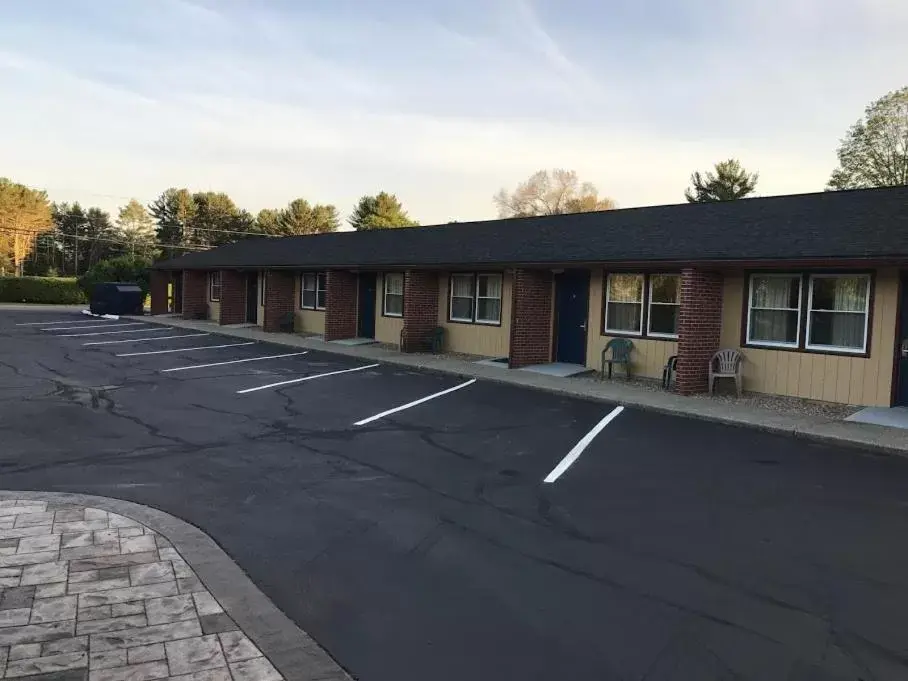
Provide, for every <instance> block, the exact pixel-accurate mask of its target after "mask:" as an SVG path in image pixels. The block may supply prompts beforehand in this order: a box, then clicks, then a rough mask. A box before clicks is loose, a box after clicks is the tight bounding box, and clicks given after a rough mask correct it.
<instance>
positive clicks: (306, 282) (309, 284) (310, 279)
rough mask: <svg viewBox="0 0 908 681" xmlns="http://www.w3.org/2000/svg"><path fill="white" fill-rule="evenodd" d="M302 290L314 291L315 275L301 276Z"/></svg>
mask: <svg viewBox="0 0 908 681" xmlns="http://www.w3.org/2000/svg"><path fill="white" fill-rule="evenodd" d="M303 288H304V289H308V290H310V291H314V290H315V275H314V274H304V275H303Z"/></svg>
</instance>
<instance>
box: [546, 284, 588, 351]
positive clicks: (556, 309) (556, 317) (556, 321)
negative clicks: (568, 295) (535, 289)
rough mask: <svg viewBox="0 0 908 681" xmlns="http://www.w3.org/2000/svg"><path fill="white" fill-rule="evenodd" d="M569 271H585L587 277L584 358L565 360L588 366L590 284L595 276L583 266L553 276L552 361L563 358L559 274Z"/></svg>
mask: <svg viewBox="0 0 908 681" xmlns="http://www.w3.org/2000/svg"><path fill="white" fill-rule="evenodd" d="M569 273H583V274H584V275H585V278H586V309H585V313H584V316H583V329H584V334H583V346H582V347H583V359H582V360H581V361H580V362H565V363H566V364H582V365H583V366H586V361H587V355H588V354H589V352H588V351H589V340H590V284H591V283H592V280H593V277H592V272H591V271H590V270H588V269H583V268H569V269H568V268H566V269H564V270H563V271H561V272H558V273H555V274H554V276H553V277H552V361H553V362H561V361H563V360H561V359H559V358H558V338H559V335H560V334H559V333H558V331H559V326H560V316H561V315H560V313H561V310H560V307H561V306H560V305H559V304H558V303H559V296H558V277H559V275H565V274H569Z"/></svg>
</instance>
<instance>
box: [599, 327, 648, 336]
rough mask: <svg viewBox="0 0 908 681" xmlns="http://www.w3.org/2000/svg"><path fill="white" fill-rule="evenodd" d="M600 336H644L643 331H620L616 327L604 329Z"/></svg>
mask: <svg viewBox="0 0 908 681" xmlns="http://www.w3.org/2000/svg"><path fill="white" fill-rule="evenodd" d="M599 335H600V336H618V337H619V338H643V332H642V331H618V330H616V329H603V330H602V333H600V334H599Z"/></svg>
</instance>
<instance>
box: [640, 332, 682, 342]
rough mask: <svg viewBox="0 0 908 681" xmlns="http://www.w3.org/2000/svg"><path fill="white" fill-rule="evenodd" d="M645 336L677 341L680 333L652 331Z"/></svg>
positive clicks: (653, 338)
mask: <svg viewBox="0 0 908 681" xmlns="http://www.w3.org/2000/svg"><path fill="white" fill-rule="evenodd" d="M644 338H651V339H652V340H663V341H677V340H678V334H670V333H653V332H652V331H650V332H649V333H648V334H646V335H645V336H644Z"/></svg>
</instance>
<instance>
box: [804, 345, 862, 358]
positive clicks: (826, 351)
mask: <svg viewBox="0 0 908 681" xmlns="http://www.w3.org/2000/svg"><path fill="white" fill-rule="evenodd" d="M804 350H805V351H806V352H814V353H819V354H823V355H845V356H847V357H867V356H868V355H869V353H868V352H867V349H866V348H842V347H837V346H835V345H807V346H805V347H804Z"/></svg>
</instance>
